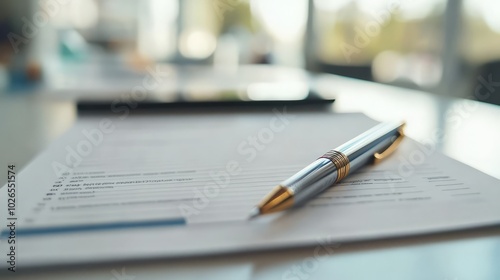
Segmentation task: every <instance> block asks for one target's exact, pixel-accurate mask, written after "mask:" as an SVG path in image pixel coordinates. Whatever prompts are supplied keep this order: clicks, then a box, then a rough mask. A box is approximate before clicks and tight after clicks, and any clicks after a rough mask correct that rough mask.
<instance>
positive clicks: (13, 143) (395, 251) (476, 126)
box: [0, 69, 500, 280]
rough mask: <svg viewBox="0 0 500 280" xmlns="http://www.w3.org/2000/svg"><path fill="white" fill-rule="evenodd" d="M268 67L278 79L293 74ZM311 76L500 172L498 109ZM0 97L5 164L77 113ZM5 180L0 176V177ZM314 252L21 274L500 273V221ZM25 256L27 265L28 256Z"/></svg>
mask: <svg viewBox="0 0 500 280" xmlns="http://www.w3.org/2000/svg"><path fill="white" fill-rule="evenodd" d="M174 71H176V70H175V69H174ZM266 71H269V69H267V70H266ZM271 71H274V72H276V73H277V74H276V75H278V76H279V75H286V74H287V71H289V70H287V69H273V70H271ZM293 71H294V72H296V70H293ZM252 72H255V69H251V71H247V72H246V73H245V74H244V75H247V76H248V75H250V77H247V76H246V77H244V79H245V80H246V81H247V82H248V81H250V80H252V75H253V74H252ZM261 74H262V72H261ZM261 74H260V75H261ZM295 74H296V73H295ZM255 76H257V75H255ZM306 76H307V75H306ZM254 78H256V79H257V78H258V77H254ZM194 81H196V78H194ZM205 82H206V81H205ZM311 82H312V84H313V85H314V86H315V87H316V89H317V90H318V91H319V92H320V93H321V94H325V95H329V96H333V97H335V98H336V99H337V100H336V102H335V104H334V105H333V111H334V112H353V111H356V112H359V111H361V112H363V113H365V114H367V115H368V116H370V117H372V118H374V119H376V120H380V121H383V120H389V119H392V120H394V119H405V120H406V121H407V123H408V129H407V132H408V134H409V135H410V136H411V137H413V138H415V139H417V140H419V141H421V142H426V143H433V144H435V145H436V146H437V148H438V150H440V151H442V152H443V153H445V154H447V155H448V156H450V157H452V158H455V159H457V160H459V161H462V162H464V163H466V164H468V165H470V166H472V167H474V168H477V169H479V170H481V171H483V172H485V173H487V174H489V175H491V176H494V177H496V178H500V169H499V168H498V166H500V157H499V155H500V146H499V145H498V143H500V130H499V129H498V124H496V123H495V122H494V120H499V119H500V107H498V106H494V105H488V104H484V103H480V102H475V101H465V100H460V99H450V98H442V97H436V96H434V95H432V94H428V93H424V92H418V91H412V90H406V89H401V88H395V87H389V86H384V85H380V84H374V83H370V82H365V81H358V80H353V79H348V78H343V77H337V76H333V75H319V76H314V77H313V78H311ZM0 99H1V102H0V118H1V119H2V120H3V121H2V122H0V131H1V132H2V133H1V136H0V137H1V143H2V146H1V147H0V154H1V157H0V164H1V165H2V166H6V164H7V163H9V162H11V163H16V164H17V165H18V166H19V167H23V166H25V165H26V164H27V163H28V162H29V161H30V160H31V159H32V158H33V157H34V156H35V155H36V154H37V153H38V152H39V151H41V150H43V149H44V148H45V147H46V146H47V145H49V143H50V142H51V141H53V140H54V139H55V138H57V137H58V136H60V135H61V134H62V133H63V132H64V131H65V130H67V129H68V128H69V127H70V126H71V125H72V123H73V122H74V121H75V120H76V118H77V116H76V110H75V105H74V103H73V102H72V101H71V100H65V99H64V98H60V96H59V97H58V96H52V95H50V92H38V93H24V94H19V95H15V96H14V95H8V94H4V95H1V96H0ZM436 135H437V136H440V137H436ZM5 181H6V178H5V175H4V174H2V177H0V183H2V184H3V183H4V182H5ZM318 246H319V245H318ZM315 249H316V248H315V247H307V248H301V249H293V250H282V251H273V252H262V253H253V254H239V255H231V256H217V257H211V258H198V259H184V260H176V261H171V260H170V261H165V260H155V261H151V262H147V263H126V264H116V263H114V264H103V265H102V266H99V267H74V268H64V269H62V270H58V271H57V272H56V271H52V270H47V271H33V272H31V273H29V274H26V275H22V274H17V275H18V276H20V277H22V279H183V278H188V279H194V278H195V277H196V278H200V277H203V279H207V278H209V279H222V276H221V275H225V276H227V277H228V279H229V278H231V279H374V278H375V279H379V277H380V276H383V277H384V279H442V280H452V279H454V280H462V279H500V267H499V266H498V263H499V261H500V228H498V227H497V228H488V229H477V230H471V231H467V232H456V233H447V234H438V235H429V236H419V237H412V238H404V239H391V240H382V241H373V242H361V243H355V244H337V245H336V247H335V248H334V249H332V250H331V252H330V254H329V255H326V256H321V257H320V258H315V257H314V252H315ZM20 259H21V262H22V257H21V258H20ZM127 275H128V276H129V278H126V276H127ZM19 279H21V278H19Z"/></svg>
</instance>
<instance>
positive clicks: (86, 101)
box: [77, 83, 335, 113]
mask: <svg viewBox="0 0 500 280" xmlns="http://www.w3.org/2000/svg"><path fill="white" fill-rule="evenodd" d="M334 100H335V99H332V98H326V97H323V96H320V95H319V94H317V93H316V92H315V91H313V90H311V89H310V88H309V87H307V86H304V85H298V84H280V83H256V84H251V85H249V86H248V87H246V88H245V89H239V90H208V89H207V90H196V91H193V90H181V91H177V92H164V93H161V92H135V93H123V94H121V95H114V96H113V97H112V98H111V97H109V96H108V97H106V96H102V97H97V98H96V96H95V95H93V96H92V98H85V96H80V97H79V98H78V100H77V104H78V111H79V112H81V113H82V112H92V111H100V112H104V111H118V110H121V109H125V108H129V109H132V110H135V109H137V110H150V109H155V110H171V109H195V108H200V109H204V108H214V109H217V108H220V109H224V108H239V107H244V108H264V107H276V106H290V107H317V108H318V109H319V108H326V107H329V106H330V105H331V104H332V103H333V102H334Z"/></svg>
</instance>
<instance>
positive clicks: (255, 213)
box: [248, 207, 260, 220]
mask: <svg viewBox="0 0 500 280" xmlns="http://www.w3.org/2000/svg"><path fill="white" fill-rule="evenodd" d="M259 215H260V209H259V208H258V207H254V208H252V210H251V211H250V213H249V215H248V219H249V220H251V219H253V218H255V217H257V216H259Z"/></svg>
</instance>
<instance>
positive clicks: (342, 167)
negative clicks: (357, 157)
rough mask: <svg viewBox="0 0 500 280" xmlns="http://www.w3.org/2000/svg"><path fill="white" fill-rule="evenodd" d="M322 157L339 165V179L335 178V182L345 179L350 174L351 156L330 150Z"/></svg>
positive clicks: (336, 165)
mask: <svg viewBox="0 0 500 280" xmlns="http://www.w3.org/2000/svg"><path fill="white" fill-rule="evenodd" d="M320 158H326V159H329V160H330V161H331V162H332V163H333V164H334V165H335V167H337V180H335V183H337V182H339V181H340V180H342V179H344V178H345V177H346V176H347V174H349V169H350V167H351V164H350V163H349V158H348V157H347V156H346V155H344V154H343V153H341V152H339V151H335V150H330V151H328V152H327V153H326V154H324V155H323V156H321V157H320Z"/></svg>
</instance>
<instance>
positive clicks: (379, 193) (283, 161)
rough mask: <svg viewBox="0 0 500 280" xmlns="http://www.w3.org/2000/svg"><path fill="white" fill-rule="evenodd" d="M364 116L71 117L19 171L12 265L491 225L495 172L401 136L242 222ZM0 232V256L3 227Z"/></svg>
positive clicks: (499, 198) (498, 214)
mask: <svg viewBox="0 0 500 280" xmlns="http://www.w3.org/2000/svg"><path fill="white" fill-rule="evenodd" d="M375 124H376V122H375V121H373V120H370V119H369V118H367V117H365V116H364V115H361V114H326V113H308V114H306V113H289V112H286V110H284V109H279V110H276V109H275V110H274V111H273V112H269V113H260V114H243V113H242V114H237V115H224V114H215V113H214V114H208V115H197V114H192V115H188V114H186V115H165V116H161V115H158V116H133V117H132V116H130V117H125V118H123V119H120V118H110V119H108V118H104V117H90V118H83V119H80V120H79V121H78V122H77V123H76V125H75V126H74V127H73V128H72V129H71V130H70V131H68V132H67V133H66V134H65V135H64V136H63V137H62V138H61V139H59V140H58V141H56V142H55V143H54V144H53V145H52V146H51V147H49V148H48V149H47V150H46V151H45V152H43V153H42V154H41V155H40V156H38V157H37V158H36V159H35V160H34V161H33V162H32V163H31V164H29V165H28V166H27V167H26V168H25V169H24V170H23V171H22V172H21V173H20V174H19V175H18V181H17V193H16V199H17V200H16V209H15V215H14V216H15V217H16V218H17V220H16V244H17V247H16V256H17V257H18V263H17V265H18V266H19V267H21V268H22V267H23V266H39V265H47V264H73V263H93V262H102V261H110V260H130V259H147V258H156V257H181V256H193V255H209V254H219V253H227V252H239V251H250V250H260V249H269V248H282V247H294V246H304V245H317V244H322V245H325V244H327V243H339V242H349V241H356V240H366V239H376V238H385V237H391V236H403V235H415V234H420V233H430V232H439V231H448V230H456V229H465V228H472V227H480V226H488V225H494V224H499V223H500V184H499V181H498V180H496V179H494V178H491V177H489V176H486V175H484V174H482V173H480V172H479V171H477V170H474V169H472V168H470V167H467V166H465V165H463V164H461V163H458V162H456V161H454V160H452V159H449V158H447V157H445V156H443V155H441V154H439V153H436V152H434V151H433V150H432V148H430V147H424V146H421V145H418V144H417V143H416V142H414V141H412V140H411V139H406V140H405V141H404V142H403V144H402V146H401V147H400V148H399V149H398V151H397V152H396V153H395V154H393V155H391V156H390V157H389V158H388V159H387V160H386V161H384V162H382V163H381V164H379V165H377V166H369V167H366V168H364V169H362V170H360V171H359V172H357V173H356V174H351V175H350V176H348V177H347V178H346V179H344V180H343V181H342V182H341V183H339V184H338V185H336V186H335V187H332V188H330V189H329V190H328V191H326V192H325V193H323V194H322V195H320V196H318V197H317V198H315V199H313V200H312V201H310V202H309V203H308V204H307V205H305V206H303V207H300V208H297V209H294V210H291V211H287V212H284V213H278V214H274V215H268V216H263V217H259V218H257V219H255V220H251V221H249V220H248V219H247V217H248V212H249V211H250V209H251V208H252V207H253V206H254V205H255V204H256V203H258V202H259V201H260V199H261V198H262V197H263V196H264V195H265V194H267V193H268V192H269V191H270V190H271V189H272V188H273V187H274V186H275V185H277V184H279V183H280V182H281V181H282V180H284V179H286V178H287V177H289V176H290V175H292V174H294V173H295V172H297V171H298V170H300V169H301V168H303V167H304V166H305V165H307V164H309V163H310V162H312V161H314V160H315V159H316V158H317V157H319V156H321V155H322V154H324V153H325V152H326V151H328V150H330V149H332V148H335V147H337V146H339V145H340V144H342V143H344V142H346V141H348V140H350V139H351V138H353V137H355V136H357V135H359V134H360V133H362V132H364V131H366V130H367V129H369V128H371V127H372V126H374V125H375ZM6 189H7V188H6V186H4V187H3V188H2V189H1V193H2V195H1V197H2V201H1V205H2V207H1V209H2V210H1V211H0V217H1V221H2V225H4V224H5V222H6V221H7V218H8V217H7V211H6V209H7V207H4V206H3V205H5V203H6V202H7V199H6V198H7V190H6ZM1 232H2V235H1V236H2V238H1V239H2V241H1V243H0V246H1V247H2V250H1V251H2V252H6V251H7V250H8V249H9V247H8V246H9V244H8V243H7V242H5V241H7V239H8V237H9V230H8V228H5V226H3V227H2V231H1ZM0 258H6V256H5V254H2V257H0ZM0 263H1V266H6V265H7V266H8V263H6V261H4V260H2V262H0Z"/></svg>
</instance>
